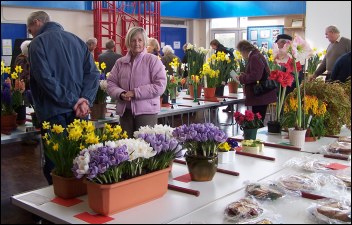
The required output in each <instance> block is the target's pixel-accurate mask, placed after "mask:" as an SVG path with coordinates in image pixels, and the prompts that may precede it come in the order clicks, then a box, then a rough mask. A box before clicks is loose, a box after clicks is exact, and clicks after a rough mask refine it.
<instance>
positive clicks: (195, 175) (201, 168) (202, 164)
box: [173, 123, 227, 181]
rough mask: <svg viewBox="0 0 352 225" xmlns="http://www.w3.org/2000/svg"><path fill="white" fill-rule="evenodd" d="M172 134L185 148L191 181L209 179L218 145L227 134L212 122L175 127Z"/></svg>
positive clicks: (213, 170) (213, 171) (223, 140)
mask: <svg viewBox="0 0 352 225" xmlns="http://www.w3.org/2000/svg"><path fill="white" fill-rule="evenodd" d="M173 136H174V137H176V139H177V140H178V141H179V142H181V143H182V145H183V147H184V148H186V149H187V151H186V153H185V159H186V163H187V167H188V171H189V173H190V175H191V179H192V180H193V181H210V180H212V179H213V177H214V175H215V172H216V169H217V165H218V150H219V145H220V144H221V143H223V142H225V141H226V139H227V136H226V134H225V133H224V131H222V130H220V129H219V127H216V126H215V125H214V124H212V123H204V124H200V123H199V124H194V123H192V124H190V125H188V126H187V125H185V124H184V125H182V126H180V127H177V128H176V129H175V130H174V131H173Z"/></svg>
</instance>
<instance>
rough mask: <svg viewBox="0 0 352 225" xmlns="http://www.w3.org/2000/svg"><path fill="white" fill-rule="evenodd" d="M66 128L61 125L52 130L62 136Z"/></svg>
mask: <svg viewBox="0 0 352 225" xmlns="http://www.w3.org/2000/svg"><path fill="white" fill-rule="evenodd" d="M64 130H65V128H63V127H62V126H61V125H56V124H54V125H53V128H52V129H51V131H52V132H54V133H57V134H60V133H62V132H64Z"/></svg>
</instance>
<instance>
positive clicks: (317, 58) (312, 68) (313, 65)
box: [307, 48, 326, 75]
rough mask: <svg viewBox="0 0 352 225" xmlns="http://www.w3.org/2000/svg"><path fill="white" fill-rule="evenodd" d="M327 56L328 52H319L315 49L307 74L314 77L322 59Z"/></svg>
mask: <svg viewBox="0 0 352 225" xmlns="http://www.w3.org/2000/svg"><path fill="white" fill-rule="evenodd" d="M325 54H326V50H324V51H322V52H317V49H316V48H313V56H312V57H310V58H309V59H308V66H307V73H308V74H310V75H313V73H314V72H315V71H316V70H317V67H318V65H319V63H321V58H322V57H323V56H324V55H325Z"/></svg>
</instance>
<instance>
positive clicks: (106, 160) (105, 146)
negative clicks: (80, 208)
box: [72, 125, 181, 184]
mask: <svg viewBox="0 0 352 225" xmlns="http://www.w3.org/2000/svg"><path fill="white" fill-rule="evenodd" d="M173 130H174V128H171V127H170V126H163V125H155V126H154V127H149V126H145V127H141V128H140V129H139V130H138V131H135V133H134V137H135V138H136V139H122V140H117V141H106V142H104V143H98V144H94V145H91V146H89V147H88V148H85V149H83V150H82V151H81V152H80V153H79V155H78V156H77V157H76V158H75V160H74V163H73V167H72V171H73V172H74V174H75V176H76V178H81V177H83V176H86V177H87V179H89V180H90V181H92V182H95V183H99V184H112V183H117V182H120V181H124V180H128V179H131V178H133V177H137V176H141V175H144V174H147V173H151V172H154V171H157V170H162V169H165V168H167V167H169V166H170V163H171V162H172V160H173V159H174V158H176V157H178V156H180V152H181V146H180V145H179V143H178V141H177V140H176V139H175V138H174V137H173V136H172V132H173Z"/></svg>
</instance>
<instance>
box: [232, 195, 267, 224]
mask: <svg viewBox="0 0 352 225" xmlns="http://www.w3.org/2000/svg"><path fill="white" fill-rule="evenodd" d="M262 213H263V209H262V208H261V207H260V206H259V204H258V203H257V202H255V201H254V200H252V199H250V198H242V199H240V200H238V201H235V202H232V203H230V204H229V205H228V206H227V207H226V209H225V215H226V216H228V218H230V219H233V220H236V221H240V220H244V219H252V218H256V217H257V216H259V215H261V214H262Z"/></svg>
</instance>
